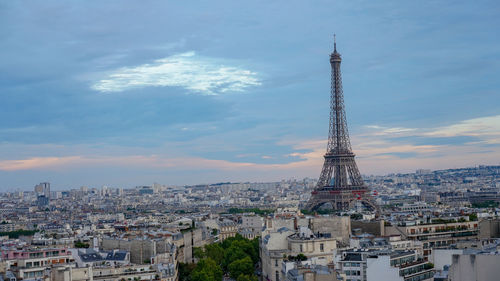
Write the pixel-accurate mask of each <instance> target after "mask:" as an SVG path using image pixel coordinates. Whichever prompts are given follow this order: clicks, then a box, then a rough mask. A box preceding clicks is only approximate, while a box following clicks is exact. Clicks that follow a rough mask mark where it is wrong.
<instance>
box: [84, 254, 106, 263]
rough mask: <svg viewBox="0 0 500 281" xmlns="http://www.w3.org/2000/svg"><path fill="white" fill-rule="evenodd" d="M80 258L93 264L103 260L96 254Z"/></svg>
mask: <svg viewBox="0 0 500 281" xmlns="http://www.w3.org/2000/svg"><path fill="white" fill-rule="evenodd" d="M80 258H81V259H82V261H84V262H95V261H102V260H104V258H103V257H102V256H101V255H99V254H96V253H90V254H80Z"/></svg>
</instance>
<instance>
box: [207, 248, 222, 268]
mask: <svg viewBox="0 0 500 281" xmlns="http://www.w3.org/2000/svg"><path fill="white" fill-rule="evenodd" d="M205 254H206V256H207V257H209V258H211V259H213V260H214V261H215V263H217V264H219V265H220V264H222V261H223V259H224V249H223V248H222V247H221V245H220V244H218V243H217V244H208V245H205Z"/></svg>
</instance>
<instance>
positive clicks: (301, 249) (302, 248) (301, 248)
mask: <svg viewBox="0 0 500 281" xmlns="http://www.w3.org/2000/svg"><path fill="white" fill-rule="evenodd" d="M300 251H301V252H303V251H304V247H302V244H300Z"/></svg>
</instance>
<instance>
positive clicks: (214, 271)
mask: <svg viewBox="0 0 500 281" xmlns="http://www.w3.org/2000/svg"><path fill="white" fill-rule="evenodd" d="M191 280H192V281H220V280H222V269H221V268H220V266H219V265H217V264H216V263H215V261H214V260H213V259H211V258H206V259H202V260H200V261H199V262H198V264H197V265H196V267H195V269H194V270H193V273H192V274H191Z"/></svg>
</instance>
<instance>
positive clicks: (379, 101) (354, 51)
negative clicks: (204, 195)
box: [0, 1, 500, 191]
mask: <svg viewBox="0 0 500 281" xmlns="http://www.w3.org/2000/svg"><path fill="white" fill-rule="evenodd" d="M284 3H285V2H280V3H273V4H269V3H265V2H261V3H257V4H254V3H245V4H241V3H239V4H234V3H231V2H216V3H215V4H214V5H211V4H209V3H198V4H192V5H193V6H191V7H190V6H189V5H186V4H184V3H183V4H182V5H180V4H179V6H177V5H176V4H174V3H163V2H151V6H144V5H137V6H134V4H133V3H130V4H129V5H127V6H126V7H125V6H122V7H120V6H119V5H118V3H117V2H109V3H106V4H103V3H97V2H94V3H79V5H76V6H71V5H68V6H66V4H64V3H59V2H58V1H52V2H44V3H43V4H36V3H32V4H31V5H29V6H23V5H22V4H20V3H7V4H3V5H2V6H3V8H2V9H0V19H1V20H0V21H1V22H2V24H1V25H0V34H2V35H3V37H4V38H6V39H5V40H3V41H2V42H1V43H0V44H1V45H2V49H3V50H4V51H3V52H2V53H1V54H0V58H1V60H2V61H3V62H4V63H2V64H1V65H0V73H2V76H3V77H2V78H1V79H0V91H1V92H2V94H1V95H0V119H1V120H2V121H1V122H0V133H1V134H0V135H1V136H2V137H1V138H0V178H1V179H2V182H1V186H0V191H7V190H8V188H11V187H30V186H34V185H35V184H37V183H39V182H43V181H50V182H51V183H52V184H53V186H54V187H55V188H56V189H58V188H62V187H67V186H71V187H78V186H81V185H89V186H95V185H97V186H101V185H110V186H125V187H131V186H134V185H141V184H146V183H152V182H159V183H163V184H197V183H203V182H206V183H208V182H224V181H271V180H280V179H283V178H291V177H295V178H302V177H306V176H307V177H313V178H317V177H318V176H319V173H320V170H321V165H322V162H323V154H324V153H325V146H326V140H327V133H328V114H329V111H328V106H329V86H330V82H329V79H330V70H329V67H330V65H329V62H328V56H329V54H330V53H331V51H332V50H333V33H334V32H335V33H337V48H338V50H339V51H340V52H341V53H342V55H343V57H342V59H343V66H342V67H343V70H342V71H343V81H344V83H343V84H344V93H345V103H346V111H347V122H348V124H349V128H350V130H351V132H350V133H351V141H352V146H353V151H354V153H355V154H356V157H357V158H356V159H357V162H358V165H359V168H360V171H361V173H362V174H387V173H393V172H394V173H397V172H409V171H414V170H416V169H419V168H425V169H446V168H454V167H465V166H473V165H480V164H499V161H498V159H499V156H500V115H499V114H498V112H500V98H499V95H498V93H497V91H498V86H499V81H498V80H497V79H495V78H496V76H497V75H496V74H497V73H498V70H499V68H500V51H499V50H500V48H498V47H499V39H497V38H495V35H496V33H497V31H496V26H498V24H499V21H500V20H499V19H498V18H497V17H496V15H497V14H498V12H499V10H500V9H499V8H500V5H498V4H497V3H495V2H493V1H484V2H482V5H475V4H473V3H456V4H453V5H452V2H449V5H448V7H447V9H446V11H444V9H443V8H442V7H443V3H439V4H438V3H434V4H432V3H425V4H422V3H409V4H402V3H398V4H397V5H394V4H389V3H388V2H382V3H377V4H373V3H371V2H367V1H359V3H357V2H356V3H354V2H353V3H335V4H333V6H331V5H328V6H327V2H321V1H319V2H316V5H310V4H299V2H294V3H292V4H290V5H289V6H287V8H288V9H289V12H285V11H284V10H283V9H282V8H283V7H284V5H285V4H284ZM37 5H40V6H37ZM241 5H247V6H246V7H242V6H241ZM433 5H436V6H433ZM359 7H363V8H359ZM89 10H92V11H94V12H95V13H93V14H92V15H91V17H90V18H87V16H88V15H89V13H88V11H89ZM173 11H175V12H173ZM333 11H335V15H336V17H331V13H333ZM162 13H166V14H167V15H168V16H163V17H162V16H161V15H162ZM82 14H83V15H85V16H82Z"/></svg>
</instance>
